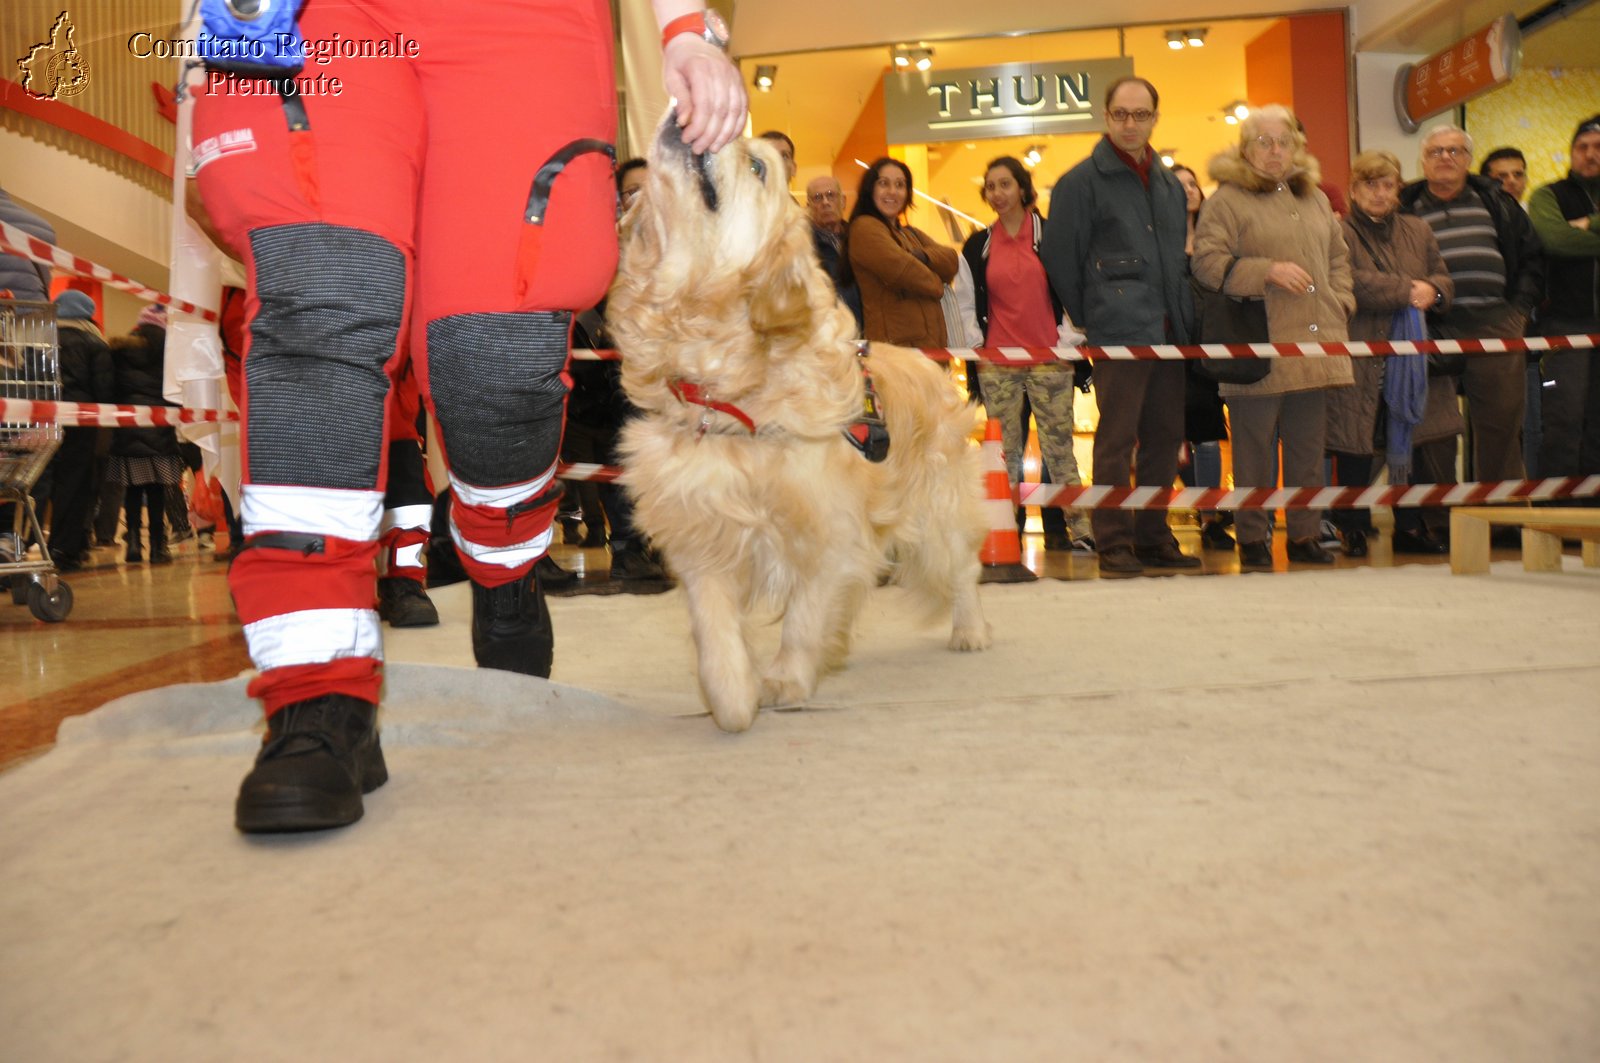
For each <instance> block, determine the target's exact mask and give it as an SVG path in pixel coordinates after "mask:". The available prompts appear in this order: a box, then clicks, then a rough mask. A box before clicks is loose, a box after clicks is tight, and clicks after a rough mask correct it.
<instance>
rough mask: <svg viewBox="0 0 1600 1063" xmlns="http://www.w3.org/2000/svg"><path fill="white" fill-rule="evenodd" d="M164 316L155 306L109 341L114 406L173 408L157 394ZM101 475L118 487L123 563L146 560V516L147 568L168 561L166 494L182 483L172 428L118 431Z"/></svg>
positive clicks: (164, 347) (163, 352) (163, 350)
mask: <svg viewBox="0 0 1600 1063" xmlns="http://www.w3.org/2000/svg"><path fill="white" fill-rule="evenodd" d="M165 311H166V308H165V307H162V306H159V305H154V306H148V307H146V308H145V309H144V311H143V312H142V313H140V315H139V323H138V324H137V325H135V326H134V329H133V332H132V333H131V334H130V335H128V336H126V337H119V338H117V339H114V340H112V341H111V352H112V355H113V357H112V365H113V367H114V369H115V379H116V392H115V401H117V402H119V403H123V404H125V405H128V406H170V405H172V403H170V402H168V401H167V399H166V396H164V395H163V394H162V393H161V382H162V377H163V367H164V365H165V361H166V350H167V329H166V312H165ZM106 475H107V476H108V478H110V479H111V480H112V481H113V482H115V483H119V484H121V485H122V486H123V516H124V517H125V518H126V520H127V522H128V531H127V540H126V541H127V547H128V549H127V553H126V555H125V556H126V559H127V561H128V563H129V564H137V563H138V562H141V561H143V560H144V558H145V554H144V543H143V542H142V541H141V535H140V531H141V526H142V524H143V523H144V520H143V518H144V517H145V516H146V515H148V517H149V523H150V563H151V564H153V565H163V564H166V563H167V562H169V561H171V560H172V553H171V551H169V550H168V549H167V524H166V494H165V489H166V487H167V486H168V485H172V484H177V483H180V482H182V480H183V459H182V458H181V457H180V456H179V453H178V434H177V432H176V431H174V430H173V429H171V428H121V429H118V430H117V432H116V433H115V434H114V435H113V436H112V437H111V465H110V468H109V471H108V472H107V474H106Z"/></svg>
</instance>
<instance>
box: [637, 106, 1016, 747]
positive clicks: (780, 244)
mask: <svg viewBox="0 0 1600 1063" xmlns="http://www.w3.org/2000/svg"><path fill="white" fill-rule="evenodd" d="M622 245H623V246H622V262H621V268H620V270H619V272H618V276H617V280H616V282H615V284H614V285H613V287H612V289H611V295H610V299H609V303H608V306H607V312H606V317H607V321H608V323H609V325H610V327H611V330H612V333H613V335H614V336H615V339H616V344H617V347H618V349H619V350H620V351H621V352H622V385H623V388H624V390H625V391H626V392H627V394H628V397H629V398H630V399H631V400H632V401H633V402H634V404H635V405H637V406H638V407H639V409H640V410H641V411H643V416H641V417H639V418H637V419H635V420H634V421H633V422H631V423H630V424H629V425H628V427H627V428H626V429H625V430H624V432H623V437H622V444H621V449H622V456H623V465H624V467H625V469H626V470H627V471H626V473H625V475H624V477H623V484H624V485H625V486H626V488H627V489H628V491H629V492H630V493H631V494H632V496H633V498H634V499H635V501H636V506H637V519H638V523H639V525H640V527H641V528H643V529H644V531H645V532H646V533H647V534H648V535H649V536H650V539H651V541H652V542H653V543H654V544H655V545H656V546H657V547H658V548H659V549H660V551H661V553H662V555H663V556H664V558H665V560H666V562H667V565H668V566H669V567H670V568H671V569H672V571H673V572H674V573H675V574H676V575H677V576H678V578H679V579H680V580H681V581H682V583H683V587H684V590H685V592H686V593H687V595H688V601H689V613H690V622H691V627H692V630H693V635H694V641H695V647H696V654H697V659H698V667H699V679H700V690H701V694H702V696H703V698H704V700H705V703H706V706H707V708H709V709H710V710H711V715H712V716H713V718H714V719H715V720H716V722H717V725H718V726H719V727H721V728H722V729H723V730H725V731H742V730H744V729H745V728H747V727H749V726H750V724H751V723H752V722H753V721H754V719H755V715H756V713H757V711H758V708H759V707H763V706H777V705H794V704H800V703H803V702H805V701H806V700H807V699H808V698H810V697H811V695H812V694H813V692H814V691H815V690H816V685H817V679H818V676H819V674H821V673H823V672H824V671H827V670H830V669H834V668H838V667H840V666H842V665H843V663H844V659H845V656H846V654H847V653H848V651H849V648H850V640H851V635H852V629H853V626H854V622H855V619H856V614H857V613H858V612H859V611H860V609H861V606H862V604H863V601H864V599H865V596H866V594H867V592H868V591H869V590H870V589H871V588H872V587H873V586H874V584H875V582H876V581H877V579H878V577H879V575H880V574H883V573H885V572H887V571H890V570H891V565H890V562H891V561H892V573H893V575H894V578H895V580H896V582H898V583H900V584H902V585H903V586H905V587H907V588H908V589H910V590H911V591H913V592H914V593H916V594H917V595H918V596H919V597H920V598H921V600H922V603H923V605H924V607H925V608H926V609H927V610H928V611H929V615H930V617H932V616H937V615H939V614H941V613H942V614H944V615H950V613H951V612H953V615H954V624H953V631H952V633H951V635H950V642H949V646H950V648H951V649H954V650H981V649H984V648H986V647H987V646H988V645H989V626H988V624H987V622H986V621H985V620H984V617H983V611H982V608H981V606H980V605H979V603H978V592H977V585H978V576H979V572H980V565H979V562H978V548H979V546H980V544H981V543H982V541H983V539H984V537H985V535H986V534H987V521H986V519H985V516H984V513H983V508H982V490H981V477H980V474H979V469H978V459H977V451H976V448H975V447H974V446H973V444H972V443H971V442H970V441H969V439H968V430H969V428H970V426H971V423H972V415H971V413H970V412H968V410H967V409H966V408H965V405H964V403H963V402H962V400H961V398H960V397H959V396H958V395H957V393H956V391H955V389H954V388H953V387H952V385H951V383H950V381H949V379H948V378H947V377H946V376H945V375H944V374H943V373H941V372H940V371H939V370H938V369H937V368H935V367H934V365H933V364H932V363H930V362H929V360H928V359H927V358H926V357H925V356H923V355H922V354H921V353H919V352H917V351H911V350H906V349H903V348H896V347H890V346H885V345H879V344H873V345H872V346H871V348H870V354H869V355H868V356H866V357H864V358H863V357H861V356H859V355H858V353H857V344H856V342H855V341H854V339H853V336H854V333H855V321H854V319H853V318H852V317H851V314H850V311H849V310H847V309H846V308H844V307H843V306H842V305H841V304H840V303H839V302H838V301H837V300H836V299H835V297H834V291H833V286H832V284H831V282H830V281H829V279H828V276H827V274H826V273H824V272H823V271H822V268H821V267H820V266H819V265H818V263H817V260H816V255H815V252H814V251H813V249H812V243H811V229H810V224H809V222H808V221H807V220H806V217H805V215H804V214H803V213H802V212H801V211H800V208H799V206H798V205H797V204H796V203H795V202H794V200H793V199H792V198H791V197H790V195H789V192H788V190H787V189H786V188H785V187H784V169H783V163H782V161H781V160H780V159H779V157H778V154H777V152H776V151H775V150H774V149H773V147H772V146H771V144H770V143H769V142H767V141H764V140H741V141H735V142H733V143H732V144H729V145H728V146H727V147H725V148H723V149H722V150H721V151H719V152H717V153H716V154H715V155H713V156H706V157H701V156H694V155H691V154H690V153H689V150H688V149H687V148H686V147H685V146H684V145H683V143H682V142H681V140H680V139H679V136H678V132H677V126H676V124H675V123H674V122H672V121H671V120H670V118H669V120H668V121H667V122H665V123H664V124H663V127H662V133H661V134H660V135H659V136H658V137H657V138H656V142H655V144H654V146H653V148H652V150H651V153H650V169H649V177H648V180H647V182H646V185H645V189H644V194H643V195H642V196H640V197H639V199H638V200H637V201H636V202H635V204H634V206H633V207H632V209H631V211H630V213H629V215H628V216H627V218H626V219H625V221H624V226H623V235H622ZM863 366H864V367H865V368H866V369H867V371H868V372H870V374H871V382H872V386H873V388H874V389H875V390H876V392H877V395H878V399H879V402H880V404H881V408H882V411H883V414H884V417H885V419H886V420H887V424H888V429H889V434H890V437H891V445H890V448H889V453H888V456H887V458H886V459H885V460H883V461H881V462H877V463H874V462H872V461H869V460H868V459H867V458H866V457H865V456H864V454H863V452H862V451H861V450H858V449H856V447H855V446H854V445H853V444H852V443H851V442H850V441H849V440H848V439H847V437H846V435H845V429H846V428H847V427H849V426H850V425H852V423H855V422H859V421H861V419H862V411H863V402H864V397H865V383H864V381H865V379H866V378H865V377H864V375H863V372H862V369H863ZM774 614H781V616H782V624H783V626H782V631H781V637H780V648H779V650H778V653H777V656H776V657H775V658H774V659H773V661H772V662H771V664H770V665H769V666H768V667H767V668H766V670H765V671H764V672H763V673H761V674H760V675H759V676H758V674H757V669H756V667H755V665H754V664H753V662H752V660H751V656H752V654H751V650H750V642H749V638H748V634H749V630H750V626H751V624H752V623H753V622H754V621H755V620H756V619H757V618H758V617H771V616H773V615H774Z"/></svg>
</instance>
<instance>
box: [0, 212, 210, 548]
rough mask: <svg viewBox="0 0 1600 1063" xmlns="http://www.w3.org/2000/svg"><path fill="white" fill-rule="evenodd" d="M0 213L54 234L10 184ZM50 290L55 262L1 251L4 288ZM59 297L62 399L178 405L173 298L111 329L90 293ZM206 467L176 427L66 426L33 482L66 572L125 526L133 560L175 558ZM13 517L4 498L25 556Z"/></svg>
mask: <svg viewBox="0 0 1600 1063" xmlns="http://www.w3.org/2000/svg"><path fill="white" fill-rule="evenodd" d="M0 218H4V219H5V221H7V222H8V223H10V224H12V225H15V226H17V227H19V228H21V229H23V230H24V231H26V232H28V233H31V234H32V235H34V236H37V237H39V238H40V239H43V240H48V241H50V242H52V243H54V242H55V231H54V229H53V228H52V227H51V225H50V224H49V223H48V222H47V221H45V220H44V219H43V218H40V217H39V216H38V215H36V214H34V213H33V212H32V211H29V210H27V209H26V208H24V207H23V206H21V205H20V204H18V203H17V202H16V201H15V200H12V199H11V198H10V197H9V196H8V195H6V194H5V192H4V191H0ZM49 290H50V269H49V267H48V266H44V265H40V264H37V263H31V262H27V261H26V260H24V259H22V258H19V257H17V256H15V255H9V256H0V292H3V293H5V297H7V298H11V299H15V300H19V301H24V302H35V303H42V302H46V301H50V295H49ZM53 302H54V304H55V317H56V335H57V350H58V368H59V377H60V397H61V399H62V400H63V401H66V402H86V403H119V404H123V405H135V406H164V405H172V404H171V403H169V402H168V401H167V400H166V399H165V398H164V397H163V395H162V379H163V374H164V360H165V352H166V331H167V318H166V308H165V307H163V306H161V305H159V304H151V305H149V306H146V307H145V308H144V309H143V310H142V311H141V312H140V314H139V317H138V321H137V323H136V324H135V326H134V327H133V329H131V330H130V331H129V332H128V334H127V335H123V336H112V337H109V338H108V337H107V336H106V335H105V334H104V333H103V331H102V330H101V327H100V326H99V325H98V324H97V323H96V318H97V317H99V316H100V309H99V307H97V306H96V305H95V301H94V300H93V299H92V298H90V297H89V296H88V295H87V294H85V293H84V292H82V291H79V290H77V289H75V288H66V289H64V290H62V291H61V292H59V293H58V294H57V295H56V297H55V299H54V300H53ZM42 394H45V393H41V395H42ZM199 468H200V454H199V451H198V449H197V448H195V447H194V446H193V445H192V444H186V443H181V442H180V441H179V439H178V436H177V432H176V431H175V430H174V429H172V428H159V427H144V428H120V429H110V428H92V427H69V428H64V429H63V430H62V433H61V442H60V445H59V446H58V447H57V449H56V451H55V454H54V456H53V457H52V458H51V460H50V462H49V464H48V465H46V466H45V468H44V470H43V472H42V473H41V474H40V475H39V477H38V479H37V481H36V482H35V483H34V484H32V485H31V488H32V490H31V494H32V497H33V499H34V503H35V506H36V508H37V509H38V511H39V512H40V514H41V519H43V517H44V515H45V514H48V516H49V521H48V528H49V531H48V542H49V549H50V554H51V556H52V558H53V560H54V562H55V564H56V567H57V568H59V569H61V570H62V571H67V572H70V571H75V570H77V569H79V568H82V567H83V566H84V565H85V564H87V563H89V560H90V556H91V550H92V548H93V547H95V546H102V547H105V546H112V545H115V543H116V537H117V534H118V530H119V527H123V526H125V528H126V531H125V532H124V534H123V545H124V547H125V551H124V557H125V560H127V561H128V562H129V563H142V562H145V561H147V560H148V561H149V562H150V563H151V564H164V563H167V562H170V561H171V560H172V550H171V544H172V543H173V542H175V541H183V540H186V539H190V538H193V537H195V536H196V534H197V529H196V527H195V524H194V522H193V521H191V519H190V499H189V495H188V494H187V493H186V492H185V490H184V486H183V484H184V476H185V473H186V471H198V470H199ZM6 486H8V487H11V488H12V489H17V488H19V487H21V486H28V485H19V484H7V485H6ZM12 505H14V503H13V504H12ZM15 524H16V519H15V512H14V510H13V509H12V506H10V505H8V506H3V507H0V535H4V537H5V539H4V542H3V543H0V549H3V551H4V552H5V553H7V554H19V555H20V553H21V552H22V551H24V550H26V549H27V547H28V546H29V545H30V544H28V543H26V542H23V541H21V540H22V538H23V536H18V535H17V534H16V533H15V531H14V530H13V529H14V525H15ZM199 530H200V531H209V528H202V529H199ZM147 540H148V549H147V548H146V541H147Z"/></svg>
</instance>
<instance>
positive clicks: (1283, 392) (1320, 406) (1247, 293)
mask: <svg viewBox="0 0 1600 1063" xmlns="http://www.w3.org/2000/svg"><path fill="white" fill-rule="evenodd" d="M1210 170H1211V176H1212V178H1213V179H1214V180H1216V181H1217V182H1218V187H1217V190H1216V192H1214V193H1213V194H1212V195H1211V197H1210V198H1209V199H1207V200H1206V205H1205V209H1203V210H1201V211H1200V220H1199V222H1198V223H1197V224H1196V226H1195V234H1194V257H1193V259H1192V260H1191V262H1190V269H1191V270H1192V272H1193V274H1194V277H1195V279H1196V280H1197V281H1198V282H1199V283H1200V284H1203V285H1205V286H1206V287H1207V288H1210V289H1212V290H1217V289H1219V288H1220V289H1221V290H1222V291H1224V292H1226V293H1227V294H1228V295H1231V296H1234V297H1235V298H1239V299H1260V300H1263V301H1264V302H1265V304H1266V314H1267V332H1268V338H1269V339H1270V340H1271V341H1272V342H1274V343H1307V342H1335V343H1337V342H1340V341H1342V340H1344V339H1345V338H1346V332H1345V325H1346V322H1347V321H1348V320H1349V318H1350V314H1351V312H1352V311H1354V310H1355V308H1356V301H1355V296H1354V294H1353V293H1352V292H1351V287H1350V256H1349V254H1348V253H1347V252H1346V251H1345V246H1344V236H1343V235H1342V234H1341V232H1340V230H1339V221H1338V219H1337V218H1335V217H1334V216H1333V210H1332V208H1330V207H1329V206H1328V197H1327V196H1325V195H1323V194H1322V192H1320V191H1319V190H1318V189H1317V181H1318V177H1319V172H1318V167H1317V161H1316V160H1315V159H1313V158H1312V157H1311V156H1310V155H1307V154H1306V140H1305V135H1304V134H1302V133H1301V132H1300V131H1299V126H1298V123H1297V122H1296V121H1295V118H1294V115H1292V114H1291V113H1289V111H1288V109H1287V108H1284V107H1281V106H1278V105H1276V104H1272V105H1269V106H1266V107H1261V108H1258V109H1257V110H1255V111H1253V112H1251V115H1250V117H1249V118H1246V119H1245V120H1244V121H1243V122H1242V123H1240V131H1239V146H1238V147H1236V148H1230V149H1228V150H1227V151H1225V152H1223V153H1222V154H1221V155H1218V156H1217V157H1216V158H1214V159H1212V160H1211V167H1210ZM1350 382H1351V373H1350V359H1348V358H1282V359H1275V360H1274V361H1273V362H1272V369H1271V371H1270V372H1269V373H1268V374H1267V376H1266V377H1265V378H1264V379H1262V380H1260V381H1258V382H1256V383H1254V384H1223V385H1221V386H1220V387H1219V388H1218V390H1219V391H1220V392H1221V393H1222V398H1223V401H1224V402H1226V403H1227V404H1228V416H1229V427H1230V433H1231V435H1232V437H1233V481H1234V484H1235V485H1236V486H1238V487H1272V486H1274V484H1275V483H1276V479H1277V476H1276V473H1277V461H1276V458H1277V445H1278V440H1280V439H1281V440H1282V442H1283V478H1284V483H1285V485H1287V486H1289V487H1321V486H1322V483H1323V471H1322V463H1323V449H1324V446H1325V434H1326V399H1327V389H1328V388H1334V387H1341V386H1345V385H1348V384H1349V383H1350ZM1321 522H1322V516H1321V512H1320V511H1319V510H1314V509H1291V510H1289V511H1288V514H1287V515H1286V517H1285V523H1286V524H1287V525H1288V528H1289V551H1288V553H1289V560H1290V561H1300V562H1310V563H1313V564H1329V563H1331V562H1332V561H1333V555H1331V554H1329V553H1328V552H1327V551H1326V550H1324V549H1323V548H1322V547H1321V546H1320V545H1318V543H1317V533H1318V531H1319V530H1320V525H1321ZM1234 525H1235V528H1236V531H1237V534H1238V537H1239V564H1240V567H1241V568H1250V569H1270V568H1271V567H1272V549H1271V536H1272V514H1271V513H1270V512H1269V511H1266V510H1248V509H1246V510H1240V511H1239V512H1238V513H1236V514H1235V516H1234Z"/></svg>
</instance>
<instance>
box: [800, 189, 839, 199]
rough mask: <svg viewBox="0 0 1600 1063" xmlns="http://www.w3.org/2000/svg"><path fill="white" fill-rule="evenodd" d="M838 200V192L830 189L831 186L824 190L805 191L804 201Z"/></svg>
mask: <svg viewBox="0 0 1600 1063" xmlns="http://www.w3.org/2000/svg"><path fill="white" fill-rule="evenodd" d="M838 200H839V193H838V192H836V191H835V190H833V189H831V188H830V189H828V190H827V191H826V192H807V193H806V202H807V203H836V202H838Z"/></svg>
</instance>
